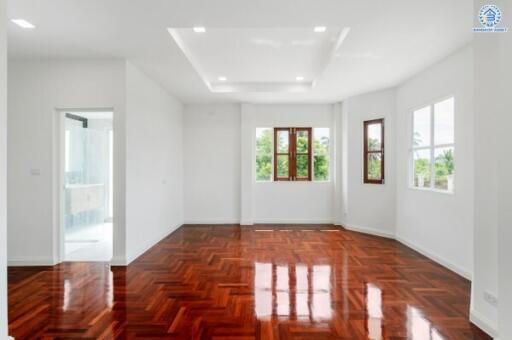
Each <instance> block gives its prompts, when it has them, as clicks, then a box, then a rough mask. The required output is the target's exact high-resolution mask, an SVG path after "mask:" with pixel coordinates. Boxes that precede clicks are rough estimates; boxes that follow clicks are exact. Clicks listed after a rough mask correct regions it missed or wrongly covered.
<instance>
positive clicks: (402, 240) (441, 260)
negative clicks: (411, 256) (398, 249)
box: [395, 235, 473, 281]
mask: <svg viewBox="0 0 512 340" xmlns="http://www.w3.org/2000/svg"><path fill="white" fill-rule="evenodd" d="M395 239H396V240H397V241H398V242H400V243H403V244H405V245H406V246H407V247H409V248H412V249H414V250H415V251H417V252H418V253H420V254H421V255H423V256H426V257H428V258H429V259H431V260H432V261H434V262H437V263H439V264H440V265H442V266H443V267H446V268H448V269H449V270H451V271H452V272H455V273H457V274H459V275H460V276H462V277H464V278H465V279H468V280H469V281H472V279H473V278H472V275H471V273H469V272H467V271H466V270H464V269H462V268H460V267H459V266H457V265H456V264H453V263H452V262H451V261H448V260H447V259H445V258H443V257H442V256H439V255H436V254H434V253H432V252H430V251H428V250H426V249H425V248H423V247H420V246H418V245H416V244H414V243H413V242H410V241H409V240H406V239H405V238H403V237H400V236H398V235H396V236H395Z"/></svg>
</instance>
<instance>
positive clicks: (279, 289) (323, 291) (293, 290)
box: [254, 263, 332, 320]
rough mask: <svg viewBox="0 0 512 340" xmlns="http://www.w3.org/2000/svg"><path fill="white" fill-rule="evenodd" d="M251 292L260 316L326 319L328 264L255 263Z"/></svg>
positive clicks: (328, 309) (327, 316) (329, 279)
mask: <svg viewBox="0 0 512 340" xmlns="http://www.w3.org/2000/svg"><path fill="white" fill-rule="evenodd" d="M294 286H295V287H294ZM254 294H255V313H256V316H257V317H258V318H260V319H261V318H267V317H270V316H272V315H274V316H279V317H284V316H296V317H297V318H299V319H304V318H312V319H315V320H323V319H330V318H331V317H332V308H331V300H332V297H331V266H329V265H317V266H312V267H307V266H305V265H297V266H288V265H278V266H276V265H273V264H271V263H255V269H254ZM273 296H275V299H274V298H273Z"/></svg>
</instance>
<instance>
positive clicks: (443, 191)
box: [408, 185, 455, 195]
mask: <svg viewBox="0 0 512 340" xmlns="http://www.w3.org/2000/svg"><path fill="white" fill-rule="evenodd" d="M408 188H409V189H410V190H415V191H425V192H433V193H436V194H444V195H455V191H448V190H441V189H432V188H419V187H413V186H410V185H409V187H408Z"/></svg>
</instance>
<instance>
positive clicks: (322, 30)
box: [313, 26, 327, 33]
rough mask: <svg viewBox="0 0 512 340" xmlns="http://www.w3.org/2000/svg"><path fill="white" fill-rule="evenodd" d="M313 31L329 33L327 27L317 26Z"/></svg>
mask: <svg viewBox="0 0 512 340" xmlns="http://www.w3.org/2000/svg"><path fill="white" fill-rule="evenodd" d="M313 30H314V31H315V32H316V33H323V32H325V31H327V27H325V26H315V28H314V29H313Z"/></svg>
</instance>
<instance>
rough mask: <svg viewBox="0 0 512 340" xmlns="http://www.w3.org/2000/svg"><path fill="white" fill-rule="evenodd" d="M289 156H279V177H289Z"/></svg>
mask: <svg viewBox="0 0 512 340" xmlns="http://www.w3.org/2000/svg"><path fill="white" fill-rule="evenodd" d="M288 173H289V172H288V155H277V177H288Z"/></svg>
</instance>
